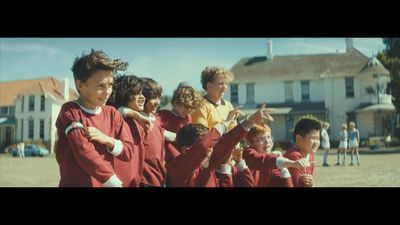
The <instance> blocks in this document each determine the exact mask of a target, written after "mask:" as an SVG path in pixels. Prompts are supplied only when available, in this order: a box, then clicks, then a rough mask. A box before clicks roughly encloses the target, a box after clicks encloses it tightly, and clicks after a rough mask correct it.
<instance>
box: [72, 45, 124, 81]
mask: <svg viewBox="0 0 400 225" xmlns="http://www.w3.org/2000/svg"><path fill="white" fill-rule="evenodd" d="M127 66H128V63H127V62H124V61H121V60H120V59H115V60H113V59H110V58H109V57H108V56H107V55H106V54H105V53H104V52H103V51H95V50H94V49H92V51H91V52H90V54H88V55H85V54H82V56H81V57H76V58H75V60H74V63H73V65H72V68H71V70H72V72H73V74H74V79H75V80H80V81H82V82H85V81H87V80H88V79H89V78H90V76H91V75H92V74H93V73H95V72H97V71H99V70H109V71H113V73H114V72H115V71H117V70H126V68H127Z"/></svg>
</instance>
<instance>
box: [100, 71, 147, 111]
mask: <svg viewBox="0 0 400 225" xmlns="http://www.w3.org/2000/svg"><path fill="white" fill-rule="evenodd" d="M142 90H143V80H142V79H140V78H139V77H137V76H135V75H133V74H123V75H117V76H116V77H115V79H114V85H113V92H112V94H111V96H110V98H109V99H108V102H107V105H112V106H114V107H115V108H117V109H118V108H119V107H121V106H127V105H128V102H129V101H130V100H132V98H133V96H134V95H138V94H139V93H140V92H142Z"/></svg>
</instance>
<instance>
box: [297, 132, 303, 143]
mask: <svg viewBox="0 0 400 225" xmlns="http://www.w3.org/2000/svg"><path fill="white" fill-rule="evenodd" d="M302 140H303V137H302V136H301V135H300V134H296V143H299V142H301V141H302Z"/></svg>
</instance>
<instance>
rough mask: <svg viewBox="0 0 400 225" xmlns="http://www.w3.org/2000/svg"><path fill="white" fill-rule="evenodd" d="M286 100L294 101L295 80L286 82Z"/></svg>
mask: <svg viewBox="0 0 400 225" xmlns="http://www.w3.org/2000/svg"><path fill="white" fill-rule="evenodd" d="M285 101H286V102H293V82H292V81H286V82H285Z"/></svg>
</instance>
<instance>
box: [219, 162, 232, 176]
mask: <svg viewBox="0 0 400 225" xmlns="http://www.w3.org/2000/svg"><path fill="white" fill-rule="evenodd" d="M219 173H221V174H232V166H231V164H221V166H219Z"/></svg>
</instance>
